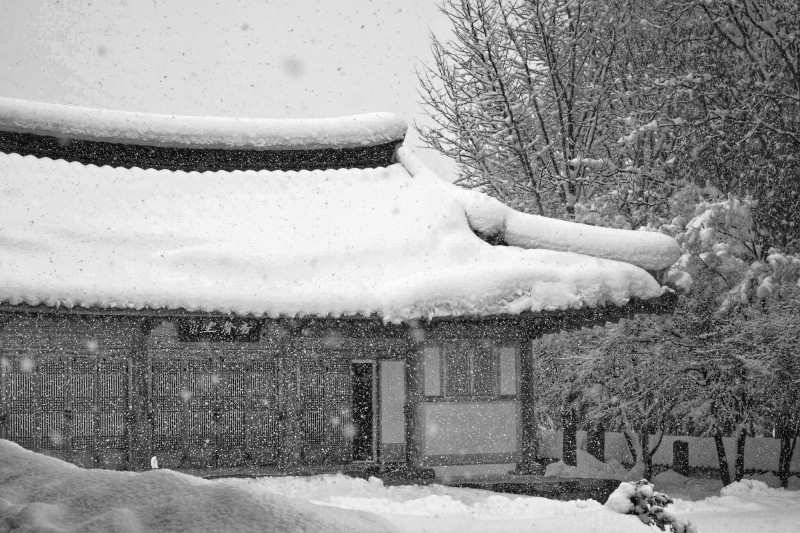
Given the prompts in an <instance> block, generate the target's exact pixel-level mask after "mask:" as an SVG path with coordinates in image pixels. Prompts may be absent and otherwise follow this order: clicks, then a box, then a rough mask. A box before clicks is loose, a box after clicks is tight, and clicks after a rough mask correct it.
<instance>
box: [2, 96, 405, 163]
mask: <svg viewBox="0 0 800 533" xmlns="http://www.w3.org/2000/svg"><path fill="white" fill-rule="evenodd" d="M406 129H407V125H406V122H405V121H404V120H403V119H401V118H399V117H397V116H395V115H392V114H391V113H372V114H365V115H354V116H349V117H337V118H321V119H258V118H226V117H192V116H176V115H157V114H151V113H134V112H129V111H113V110H109V109H96V108H89V107H75V106H68V105H61V104H48V103H44V102H31V101H28V100H18V99H14V98H3V97H0V130H6V131H16V132H25V133H36V134H38V135H52V136H55V137H69V138H75V139H82V140H90V141H104V142H119V143H130V144H145V145H154V146H173V147H184V148H190V147H191V148H227V149H234V148H237V149H251V150H298V149H311V148H352V147H358V146H371V145H376V144H383V143H387V142H392V141H401V140H403V137H404V136H405V134H406Z"/></svg>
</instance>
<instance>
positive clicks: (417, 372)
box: [403, 342, 424, 468]
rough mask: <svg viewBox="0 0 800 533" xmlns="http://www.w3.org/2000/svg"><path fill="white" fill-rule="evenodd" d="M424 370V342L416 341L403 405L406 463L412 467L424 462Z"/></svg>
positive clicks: (409, 365)
mask: <svg viewBox="0 0 800 533" xmlns="http://www.w3.org/2000/svg"><path fill="white" fill-rule="evenodd" d="M422 372H423V368H422V344H419V343H415V342H414V343H411V346H410V350H409V351H408V355H407V356H406V402H405V406H404V407H403V414H404V415H405V421H406V464H407V466H409V467H411V468H418V467H420V466H421V465H420V463H421V462H422V438H423V430H424V428H423V427H422V411H421V408H422V405H421V403H422V397H423V385H424V376H423V374H422Z"/></svg>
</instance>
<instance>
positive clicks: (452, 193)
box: [0, 154, 662, 321]
mask: <svg viewBox="0 0 800 533" xmlns="http://www.w3.org/2000/svg"><path fill="white" fill-rule="evenodd" d="M0 196H2V198H3V199H4V207H3V209H2V210H0V303H8V304H12V305H16V304H28V305H38V304H45V305H48V306H66V307H73V306H83V307H99V308H134V309H142V308H151V309H159V308H168V309H181V308H182V309H187V310H190V311H203V312H223V313H229V312H234V313H238V314H253V315H259V316H260V315H268V316H279V315H283V316H300V315H318V316H326V315H331V316H352V315H364V316H369V315H371V314H373V313H377V314H379V315H381V316H382V317H383V318H384V319H385V320H387V321H400V320H403V319H408V318H417V317H433V316H447V315H489V314H507V313H521V312H523V311H528V310H531V311H542V310H559V309H569V308H582V307H593V306H599V305H605V304H616V305H623V304H625V303H627V302H628V301H629V300H630V299H631V298H634V297H635V298H641V299H648V298H654V297H658V296H660V295H661V294H662V288H661V287H660V286H659V284H658V282H656V280H655V279H653V277H652V276H650V275H649V274H648V273H647V272H646V271H644V270H642V269H641V268H639V267H637V266H634V265H632V264H627V263H623V262H619V261H612V260H607V259H602V258H596V257H589V256H587V255H581V254H577V253H574V252H571V253H567V252H559V251H551V250H542V249H524V248H521V247H516V246H491V245H489V244H487V243H486V242H484V241H483V240H481V239H479V238H478V237H476V235H475V233H474V232H473V230H472V228H471V226H470V225H471V224H474V223H475V220H477V221H478V222H481V221H483V220H484V218H485V217H480V216H475V215H474V213H475V212H477V211H479V210H480V209H481V207H480V206H481V205H495V207H496V206H497V205H500V206H501V205H502V204H492V201H490V200H488V199H481V197H480V195H478V194H477V193H468V192H465V191H463V190H461V189H459V188H457V187H455V186H453V185H450V184H448V183H445V182H443V181H442V180H439V179H438V178H436V177H435V176H433V175H427V174H420V175H417V176H416V177H412V176H411V175H409V173H408V172H407V170H406V169H405V168H404V167H403V166H402V165H399V164H396V165H391V166H389V167H387V168H379V169H365V170H359V169H347V170H346V169H341V170H325V171H322V170H320V171H300V172H269V171H259V172H255V171H246V172H242V171H235V172H204V173H197V172H188V173H187V172H180V171H177V172H172V171H167V170H152V169H149V170H142V169H138V168H132V169H125V168H111V167H100V168H98V167H96V166H93V165H82V164H80V163H74V162H73V163H68V162H65V161H61V160H59V161H52V160H50V159H46V158H41V159H38V158H35V157H31V156H26V157H21V156H19V155H16V154H10V155H6V154H0ZM476 206H477V207H476ZM476 210H477V211H476ZM495 211H497V212H498V213H500V212H501V211H502V213H504V214H505V215H507V216H511V219H512V220H513V219H514V217H515V216H516V215H513V213H514V212H513V211H511V210H510V209H508V208H505V207H503V209H502V210H501V209H500V208H497V209H495ZM465 213H466V214H465ZM509 213H510V215H509ZM492 216H494V215H492ZM524 216H527V215H524ZM524 216H523V215H520V217H524ZM526 220H527V219H526ZM511 226H512V227H514V224H511ZM575 226H579V225H575ZM582 228H583V227H580V228H578V232H579V233H580V232H581V231H583V229H582ZM587 228H588V227H587ZM615 231H616V230H615ZM621 235H623V236H624V235H627V233H624V232H622V233H621ZM643 235H645V236H649V234H643ZM655 237H659V238H660V237H662V236H661V235H655ZM564 238H565V239H569V238H570V236H569V235H566V234H565V235H564ZM534 240H535V239H533V238H532V239H529V240H528V241H526V242H528V243H529V244H530V243H531V242H534ZM654 242H655V241H654ZM654 246H655V247H656V248H658V247H659V246H660V245H657V243H656V244H654ZM565 247H568V246H565ZM659 264H660V263H659Z"/></svg>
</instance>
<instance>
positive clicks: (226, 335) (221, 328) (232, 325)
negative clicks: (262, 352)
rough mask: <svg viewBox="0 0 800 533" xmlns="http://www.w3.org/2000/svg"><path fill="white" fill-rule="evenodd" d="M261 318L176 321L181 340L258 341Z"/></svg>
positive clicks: (186, 319)
mask: <svg viewBox="0 0 800 533" xmlns="http://www.w3.org/2000/svg"><path fill="white" fill-rule="evenodd" d="M261 324H262V322H261V320H257V319H255V318H234V317H203V318H185V319H181V320H179V321H178V340H180V341H182V342H199V341H210V342H226V341H227V342H258V339H259V334H260V333H261Z"/></svg>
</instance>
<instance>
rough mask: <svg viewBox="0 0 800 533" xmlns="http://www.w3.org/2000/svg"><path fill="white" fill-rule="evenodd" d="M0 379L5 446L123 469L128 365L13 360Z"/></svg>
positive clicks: (51, 359)
mask: <svg viewBox="0 0 800 533" xmlns="http://www.w3.org/2000/svg"><path fill="white" fill-rule="evenodd" d="M0 373H1V374H2V383H3V397H4V400H5V404H6V411H7V413H8V420H7V421H6V437H7V438H8V439H9V440H12V441H14V442H16V443H18V444H20V445H21V446H23V447H25V448H28V449H31V450H39V451H46V452H48V453H51V454H54V455H58V456H60V457H62V458H64V459H66V460H69V461H73V462H75V463H77V464H79V465H81V466H88V467H91V466H104V467H120V466H122V465H123V464H124V462H125V456H126V452H127V443H126V439H125V424H124V420H125V415H126V413H127V405H128V403H127V399H128V360H127V359H125V358H104V357H83V356H81V357H69V356H48V357H42V358H40V359H39V360H38V361H34V360H32V359H30V358H25V357H14V358H7V359H5V364H3V365H2V368H0Z"/></svg>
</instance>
